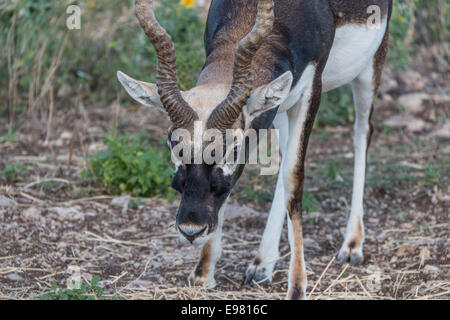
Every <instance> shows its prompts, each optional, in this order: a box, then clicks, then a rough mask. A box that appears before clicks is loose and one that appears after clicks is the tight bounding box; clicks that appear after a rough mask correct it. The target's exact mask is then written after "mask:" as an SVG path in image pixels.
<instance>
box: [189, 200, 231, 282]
mask: <svg viewBox="0 0 450 320" xmlns="http://www.w3.org/2000/svg"><path fill="white" fill-rule="evenodd" d="M225 206H226V202H225V203H224V204H223V206H222V208H221V209H220V212H219V221H218V224H217V230H216V231H215V232H214V233H213V234H212V235H211V237H210V239H209V240H208V242H206V243H205V245H204V246H203V248H202V251H201V254H200V260H199V262H198V263H197V265H196V266H195V268H194V270H193V271H192V272H191V274H190V275H189V278H188V282H189V285H196V286H202V287H206V288H209V289H211V288H214V287H215V286H216V281H215V280H214V270H215V267H216V263H217V261H218V260H219V258H220V255H221V253H222V227H223V220H224V215H223V212H224V210H225Z"/></svg>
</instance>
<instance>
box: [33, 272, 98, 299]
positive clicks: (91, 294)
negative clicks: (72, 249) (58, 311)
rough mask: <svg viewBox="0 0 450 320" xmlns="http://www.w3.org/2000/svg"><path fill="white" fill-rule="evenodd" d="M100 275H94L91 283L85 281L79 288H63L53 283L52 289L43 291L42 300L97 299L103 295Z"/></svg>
mask: <svg viewBox="0 0 450 320" xmlns="http://www.w3.org/2000/svg"><path fill="white" fill-rule="evenodd" d="M99 280H100V277H99V276H98V275H95V276H93V277H92V280H91V283H88V282H87V281H83V283H82V284H81V285H80V288H79V289H63V288H59V287H58V286H57V285H56V284H52V285H51V287H50V290H48V291H47V292H45V293H43V294H42V295H41V296H40V297H39V298H40V299H41V300H97V299H102V297H103V288H102V287H101V286H100V285H99V283H98V282H99Z"/></svg>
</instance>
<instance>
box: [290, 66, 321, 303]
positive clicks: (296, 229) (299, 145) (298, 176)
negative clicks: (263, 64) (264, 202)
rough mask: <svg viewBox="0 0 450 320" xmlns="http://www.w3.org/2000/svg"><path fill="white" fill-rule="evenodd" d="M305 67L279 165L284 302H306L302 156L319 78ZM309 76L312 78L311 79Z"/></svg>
mask: <svg viewBox="0 0 450 320" xmlns="http://www.w3.org/2000/svg"><path fill="white" fill-rule="evenodd" d="M309 68H312V67H308V68H307V69H306V70H305V72H304V74H303V76H302V77H305V76H308V75H309V76H310V77H311V85H310V86H309V88H306V89H305V90H304V92H303V94H302V96H301V98H300V100H299V102H298V103H297V104H296V105H295V106H294V107H293V108H291V109H290V110H289V111H288V117H289V141H288V149H287V150H288V152H287V153H286V158H285V161H284V163H283V181H284V189H285V201H286V208H287V211H288V217H289V219H288V228H289V244H290V247H291V258H290V265H289V279H288V292H287V296H286V298H287V299H291V300H299V299H305V298H306V285H307V280H306V267H305V259H304V252H303V230H302V196H303V184H304V174H305V156H306V149H307V146H308V140H309V136H310V134H311V130H312V127H313V124H314V119H315V116H316V114H317V110H318V108H319V105H320V94H321V79H320V78H321V77H320V76H318V75H317V74H316V70H314V69H312V70H310V69H309ZM311 74H312V75H311Z"/></svg>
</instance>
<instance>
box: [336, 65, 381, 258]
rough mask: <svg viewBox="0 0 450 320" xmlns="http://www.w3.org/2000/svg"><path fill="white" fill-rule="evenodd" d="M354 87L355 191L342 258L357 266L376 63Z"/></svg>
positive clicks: (362, 225) (361, 236)
mask: <svg viewBox="0 0 450 320" xmlns="http://www.w3.org/2000/svg"><path fill="white" fill-rule="evenodd" d="M352 87H353V99H354V101H355V110H356V121H355V128H354V129H355V137H354V145H355V168H354V175H353V193H352V205H351V211H350V217H349V220H348V224H347V231H346V235H345V239H344V244H343V246H342V248H341V250H340V251H339V256H338V259H339V261H341V262H342V263H345V262H348V261H349V262H350V263H351V264H354V265H357V264H361V263H362V262H363V242H364V224H363V215H364V208H363V199H364V183H365V175H366V154H367V148H368V141H369V139H370V130H371V129H370V115H371V110H372V103H373V99H374V92H375V88H374V81H373V67H372V63H371V64H370V67H369V68H367V70H365V71H364V72H363V73H362V74H360V75H359V76H358V77H357V78H356V79H355V80H354V81H353V83H352Z"/></svg>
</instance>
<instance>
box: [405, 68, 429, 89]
mask: <svg viewBox="0 0 450 320" xmlns="http://www.w3.org/2000/svg"><path fill="white" fill-rule="evenodd" d="M400 80H401V82H403V83H404V85H405V86H406V87H407V88H409V89H412V90H414V91H420V90H423V89H424V88H425V80H424V77H423V76H422V75H421V74H420V73H418V72H417V71H414V70H407V71H405V72H404V73H402V75H401V79H400Z"/></svg>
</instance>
